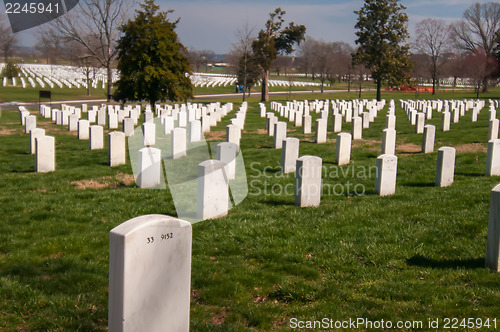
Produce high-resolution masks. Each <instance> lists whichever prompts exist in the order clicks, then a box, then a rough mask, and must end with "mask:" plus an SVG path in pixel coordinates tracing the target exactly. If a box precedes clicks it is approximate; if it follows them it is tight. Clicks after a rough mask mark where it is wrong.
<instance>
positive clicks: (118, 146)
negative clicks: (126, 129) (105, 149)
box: [108, 131, 126, 166]
mask: <svg viewBox="0 0 500 332" xmlns="http://www.w3.org/2000/svg"><path fill="white" fill-rule="evenodd" d="M108 140H109V154H108V155H109V166H118V165H123V164H125V155H126V153H125V151H126V149H125V133H123V132H121V131H112V132H110V133H109V134H108Z"/></svg>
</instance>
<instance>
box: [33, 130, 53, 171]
mask: <svg viewBox="0 0 500 332" xmlns="http://www.w3.org/2000/svg"><path fill="white" fill-rule="evenodd" d="M35 145H36V148H35V171H36V172H39V173H46V172H53V171H55V170H56V140H55V138H54V137H52V136H40V137H37V138H36V139H35Z"/></svg>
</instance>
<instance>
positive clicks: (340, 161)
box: [335, 133, 352, 166]
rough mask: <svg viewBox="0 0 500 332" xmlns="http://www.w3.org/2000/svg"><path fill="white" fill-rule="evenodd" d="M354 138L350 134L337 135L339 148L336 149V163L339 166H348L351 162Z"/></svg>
mask: <svg viewBox="0 0 500 332" xmlns="http://www.w3.org/2000/svg"><path fill="white" fill-rule="evenodd" d="M351 143H352V136H351V134H349V133H339V134H337V147H336V149H335V163H336V164H337V165H339V166H342V165H347V164H349V162H350V161H351Z"/></svg>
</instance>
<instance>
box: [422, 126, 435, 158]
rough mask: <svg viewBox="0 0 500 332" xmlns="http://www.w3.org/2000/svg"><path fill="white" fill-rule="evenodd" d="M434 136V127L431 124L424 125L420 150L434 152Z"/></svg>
mask: <svg viewBox="0 0 500 332" xmlns="http://www.w3.org/2000/svg"><path fill="white" fill-rule="evenodd" d="M435 138H436V127H435V126H433V125H425V126H424V135H423V136H422V152H423V153H431V152H434V140H435Z"/></svg>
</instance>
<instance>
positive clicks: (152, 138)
mask: <svg viewBox="0 0 500 332" xmlns="http://www.w3.org/2000/svg"><path fill="white" fill-rule="evenodd" d="M142 134H143V136H142V137H143V140H142V144H143V145H144V146H153V145H155V144H156V125H155V123H154V122H153V121H148V122H144V123H143V124H142Z"/></svg>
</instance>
